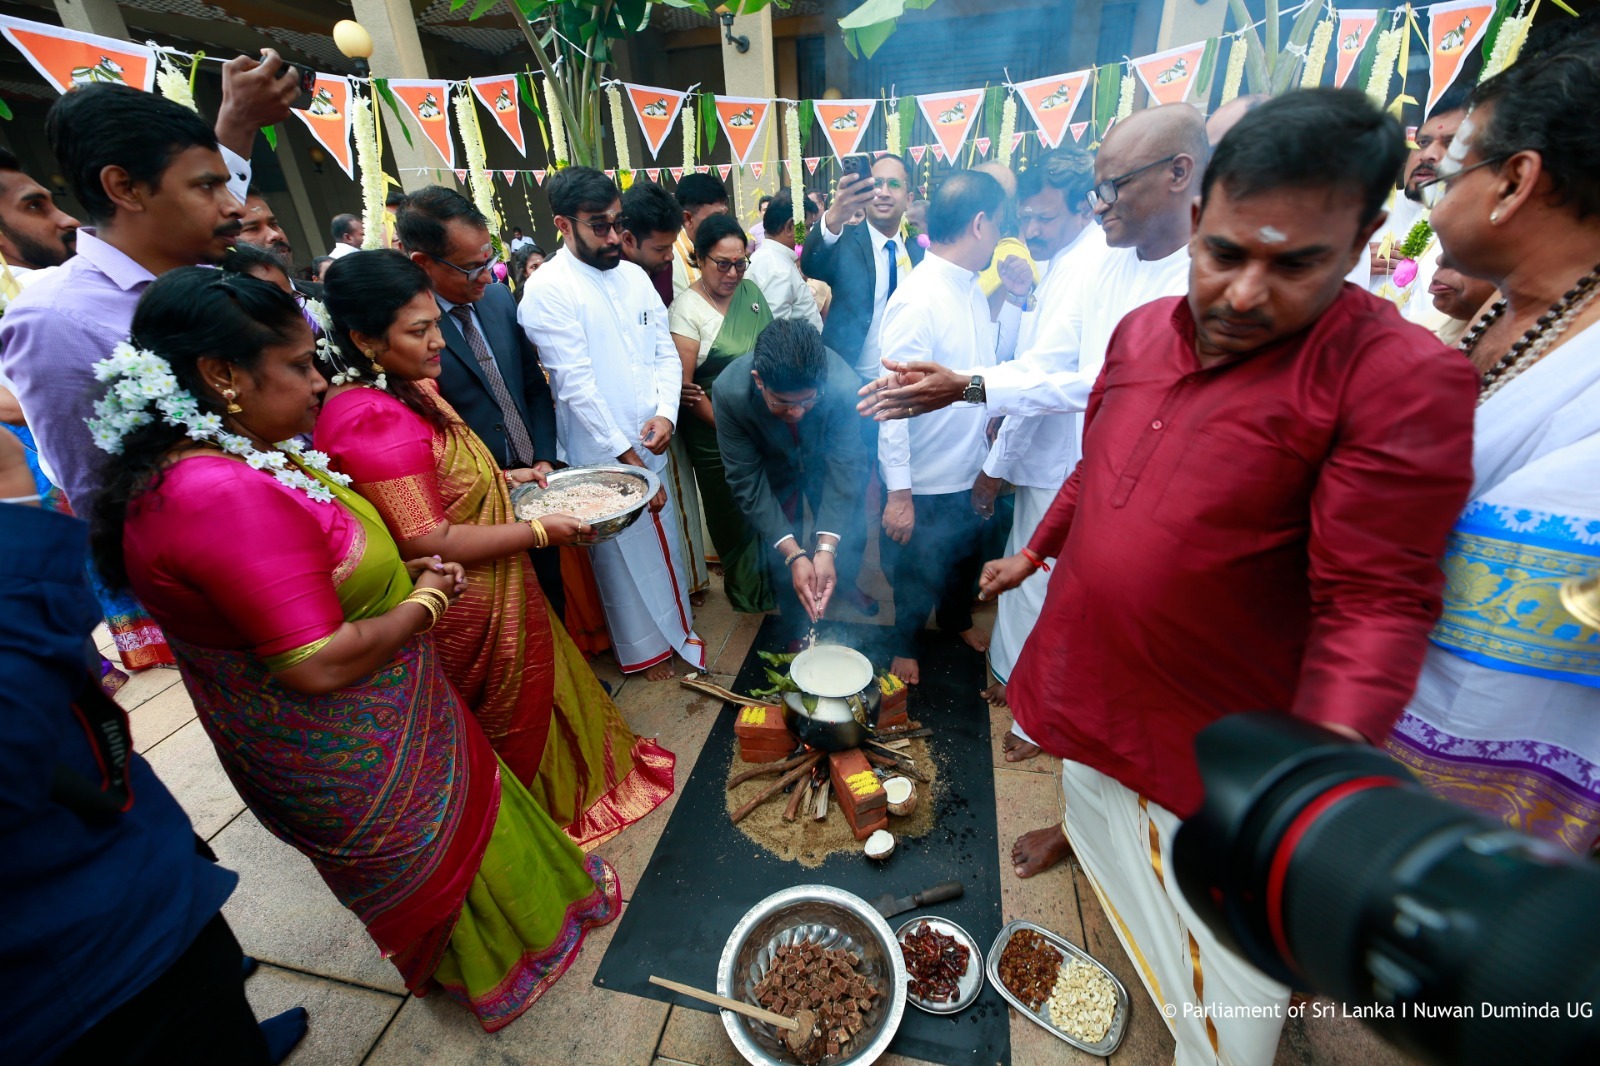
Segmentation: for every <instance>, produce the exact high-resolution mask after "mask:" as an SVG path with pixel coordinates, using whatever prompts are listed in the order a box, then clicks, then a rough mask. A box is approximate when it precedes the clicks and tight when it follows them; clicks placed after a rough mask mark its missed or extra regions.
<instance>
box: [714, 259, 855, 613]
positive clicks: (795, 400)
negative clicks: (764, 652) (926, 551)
mask: <svg viewBox="0 0 1600 1066" xmlns="http://www.w3.org/2000/svg"><path fill="white" fill-rule="evenodd" d="M768 239H769V240H770V239H771V235H770V234H769V235H768ZM855 392H856V375H855V371H853V370H851V369H850V367H849V366H848V365H847V364H846V363H845V361H844V360H843V359H840V358H839V357H838V356H837V355H835V354H834V353H833V352H830V351H828V350H827V348H825V347H824V346H823V343H822V337H821V335H820V334H818V333H817V331H816V330H815V329H813V328H812V327H811V326H810V325H808V324H807V323H805V322H802V321H799V320H796V319H777V320H775V321H773V322H772V324H771V325H769V326H767V328H766V329H764V330H762V331H761V335H760V336H759V337H757V338H756V346H755V350H754V351H753V352H751V354H749V355H741V356H740V357H739V358H737V359H735V360H734V361H733V362H732V363H729V364H728V368H727V369H726V370H724V371H723V372H722V373H721V374H720V375H719V376H718V377H717V380H716V383H715V384H714V385H712V387H711V406H712V410H713V411H714V412H715V414H716V419H717V448H718V450H719V451H720V452H721V453H722V468H723V473H724V475H725V476H726V477H727V479H728V488H729V489H731V490H732V491H733V496H734V499H735V501H737V503H738V505H739V510H740V512H741V513H743V515H744V518H745V521H746V522H749V523H750V525H751V526H752V527H753V528H754V529H755V530H756V531H757V532H758V533H759V534H760V537H761V541H762V543H763V544H765V545H768V546H769V548H770V550H769V551H767V552H766V562H767V569H768V572H769V573H770V574H771V576H772V587H773V588H774V589H775V590H776V591H777V594H778V611H779V614H780V616H781V618H782V621H783V630H784V636H785V638H786V639H787V640H789V641H791V642H794V641H798V640H799V639H800V638H802V637H804V636H805V634H806V631H807V629H808V628H809V627H810V626H811V624H812V623H813V622H815V621H816V620H817V619H819V618H821V617H822V615H823V612H824V611H826V610H827V609H828V602H829V600H830V599H831V598H832V596H833V593H834V590H835V589H836V588H837V587H838V583H839V570H838V566H837V565H836V562H835V556H836V554H837V552H838V548H839V544H840V543H841V542H843V543H848V542H850V541H852V540H855V541H860V540H862V539H863V537H864V536H865V522H864V515H863V513H862V509H861V486H862V484H863V482H865V481H866V476H867V453H866V450H865V449H864V448H863V447H862V444H861V436H860V434H859V433H858V432H857V430H856V422H857V421H858V419H857V418H856V413H855ZM808 513H809V515H810V518H811V521H810V524H809V525H808V524H807V521H806V519H807V514H808Z"/></svg>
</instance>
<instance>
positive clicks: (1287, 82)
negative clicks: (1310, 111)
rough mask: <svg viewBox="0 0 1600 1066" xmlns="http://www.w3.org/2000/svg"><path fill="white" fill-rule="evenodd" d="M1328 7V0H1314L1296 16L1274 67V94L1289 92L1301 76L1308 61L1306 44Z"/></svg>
mask: <svg viewBox="0 0 1600 1066" xmlns="http://www.w3.org/2000/svg"><path fill="white" fill-rule="evenodd" d="M1326 7H1327V2H1326V0H1314V2H1313V3H1309V4H1307V5H1306V6H1305V7H1303V8H1301V9H1300V14H1299V15H1297V16H1295V20H1294V25H1293V26H1292V27H1290V29H1289V43H1288V45H1287V46H1286V47H1285V48H1284V50H1283V53H1282V54H1281V55H1279V56H1278V58H1277V62H1276V64H1275V65H1274V66H1273V69H1272V95H1273V96H1278V95H1280V94H1282V93H1286V92H1288V91H1289V87H1290V86H1291V85H1293V84H1294V80H1295V78H1297V77H1299V75H1300V70H1301V68H1303V67H1304V66H1305V62H1306V61H1305V58H1304V52H1305V49H1306V45H1308V44H1309V43H1310V42H1311V35H1312V34H1313V33H1314V32H1316V29H1317V22H1318V20H1319V19H1321V18H1322V13H1323V9H1324V8H1326ZM1291 49H1292V50H1291Z"/></svg>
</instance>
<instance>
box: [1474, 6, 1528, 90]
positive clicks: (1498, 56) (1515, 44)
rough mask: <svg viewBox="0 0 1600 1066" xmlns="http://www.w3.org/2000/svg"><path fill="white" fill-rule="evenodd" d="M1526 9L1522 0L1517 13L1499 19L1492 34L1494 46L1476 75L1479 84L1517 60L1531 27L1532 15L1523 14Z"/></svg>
mask: <svg viewBox="0 0 1600 1066" xmlns="http://www.w3.org/2000/svg"><path fill="white" fill-rule="evenodd" d="M1526 10H1527V0H1523V4H1522V7H1520V8H1518V9H1517V14H1515V15H1511V16H1508V17H1506V18H1505V19H1502V20H1501V22H1500V28H1499V30H1497V31H1496V32H1495V35H1494V48H1493V49H1491V50H1490V52H1489V60H1488V62H1486V63H1485V64H1484V65H1483V73H1482V74H1481V75H1480V76H1479V77H1478V81H1479V83H1480V84H1481V83H1482V82H1485V81H1488V80H1489V79H1490V78H1492V77H1494V76H1495V75H1496V74H1499V73H1500V72H1501V71H1503V70H1505V69H1506V68H1507V67H1509V66H1510V65H1511V64H1513V63H1515V62H1516V61H1517V56H1518V55H1519V54H1520V53H1521V52H1522V44H1523V42H1524V41H1526V40H1527V39H1528V30H1530V29H1532V28H1533V16H1532V15H1529V14H1525V12H1526Z"/></svg>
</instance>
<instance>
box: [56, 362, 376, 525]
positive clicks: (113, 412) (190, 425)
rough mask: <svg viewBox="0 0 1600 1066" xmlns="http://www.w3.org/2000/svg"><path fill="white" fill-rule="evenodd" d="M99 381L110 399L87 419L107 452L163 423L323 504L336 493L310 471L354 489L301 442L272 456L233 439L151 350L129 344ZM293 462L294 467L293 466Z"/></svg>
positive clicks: (100, 367) (98, 373)
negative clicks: (134, 434)
mask: <svg viewBox="0 0 1600 1066" xmlns="http://www.w3.org/2000/svg"><path fill="white" fill-rule="evenodd" d="M94 376H95V380H97V381H104V382H109V383H110V387H109V388H108V389H107V390H106V394H105V396H103V397H101V398H100V399H99V400H96V401H95V405H94V417H93V418H86V419H84V421H85V422H87V423H88V424H89V433H90V435H91V436H92V437H93V439H94V443H95V446H96V447H98V448H99V449H100V450H101V451H105V452H110V453H111V454H112V455H120V454H122V445H123V438H124V437H126V436H127V435H128V434H129V433H132V432H133V431H134V430H136V429H138V428H139V427H140V426H147V425H150V424H152V423H154V422H156V421H157V420H160V421H163V422H166V423H167V424H168V425H171V426H181V427H183V430H184V435H185V436H187V437H188V438H189V439H190V440H192V441H195V442H197V443H200V444H210V445H213V446H214V447H218V448H221V449H222V450H223V451H225V452H227V453H229V454H230V455H237V456H239V457H240V458H241V459H243V460H244V461H245V462H246V463H248V464H250V466H251V468H252V469H255V470H266V471H270V472H271V474H272V476H273V477H274V478H276V479H277V480H278V481H279V482H281V483H282V484H284V485H287V486H288V487H289V488H291V489H298V490H299V491H301V492H303V493H305V494H306V495H307V496H309V497H311V498H312V499H313V500H316V501H317V502H318V503H331V502H332V501H333V492H332V490H330V489H329V488H328V486H327V485H325V484H323V483H322V482H321V481H318V480H317V479H316V478H314V477H311V476H310V475H309V474H307V473H306V471H308V470H309V471H313V472H315V473H317V474H320V475H322V477H324V478H326V479H327V480H329V481H332V482H335V483H336V484H339V485H348V484H350V478H349V477H348V476H346V475H344V474H339V473H335V472H334V471H332V470H329V469H328V456H327V455H326V454H324V453H322V452H319V451H317V450H316V449H314V448H307V447H306V446H305V445H303V444H301V443H300V442H299V441H297V440H286V441H280V442H279V443H277V444H275V445H273V446H272V450H271V451H261V450H260V449H258V448H257V447H256V446H255V445H254V444H252V443H251V442H250V439H249V438H248V437H242V436H240V435H239V434H237V433H229V432H228V431H227V430H226V429H224V428H223V422H222V416H221V415H218V414H214V413H212V412H210V411H202V410H201V409H200V401H199V400H198V399H196V398H195V396H194V394H193V393H191V392H189V391H188V390H186V389H185V388H184V387H183V386H182V385H181V384H179V383H178V378H177V375H175V374H173V372H172V364H170V363H168V362H167V361H166V360H165V359H163V358H161V356H159V355H157V354H156V353H155V352H152V351H150V350H148V349H145V348H135V347H134V346H133V345H132V344H129V343H128V342H127V341H123V342H122V343H121V344H118V345H117V346H116V347H115V348H113V349H111V355H110V356H109V357H107V358H105V359H102V360H100V361H99V362H98V363H96V364H94ZM290 456H293V457H294V460H295V462H294V463H291V462H290V461H289V459H290ZM295 464H298V466H297V465H295ZM302 467H303V468H304V469H301V468H302Z"/></svg>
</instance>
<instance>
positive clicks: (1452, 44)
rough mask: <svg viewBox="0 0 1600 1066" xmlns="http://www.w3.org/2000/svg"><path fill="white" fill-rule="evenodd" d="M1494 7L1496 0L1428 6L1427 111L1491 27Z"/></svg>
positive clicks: (1467, 0) (1459, 71)
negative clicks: (1484, 32) (1485, 31)
mask: <svg viewBox="0 0 1600 1066" xmlns="http://www.w3.org/2000/svg"><path fill="white" fill-rule="evenodd" d="M1494 8H1495V5H1494V0H1453V2H1451V3H1445V4H1434V5H1433V6H1432V7H1430V8H1428V101H1427V105H1426V106H1425V107H1424V108H1423V109H1422V113H1423V114H1427V113H1428V112H1430V111H1432V110H1433V105H1434V104H1436V103H1438V102H1439V97H1441V96H1443V95H1444V92H1445V90H1446V89H1448V88H1450V86H1451V84H1452V83H1454V82H1455V80H1456V77H1457V76H1458V75H1459V74H1460V73H1461V66H1462V62H1463V61H1464V60H1465V59H1466V57H1467V53H1468V52H1469V51H1471V50H1472V48H1473V47H1474V46H1475V45H1476V44H1477V43H1478V40H1479V38H1481V37H1482V36H1483V31H1484V30H1486V29H1488V27H1489V20H1490V19H1491V18H1493V17H1494Z"/></svg>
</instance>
